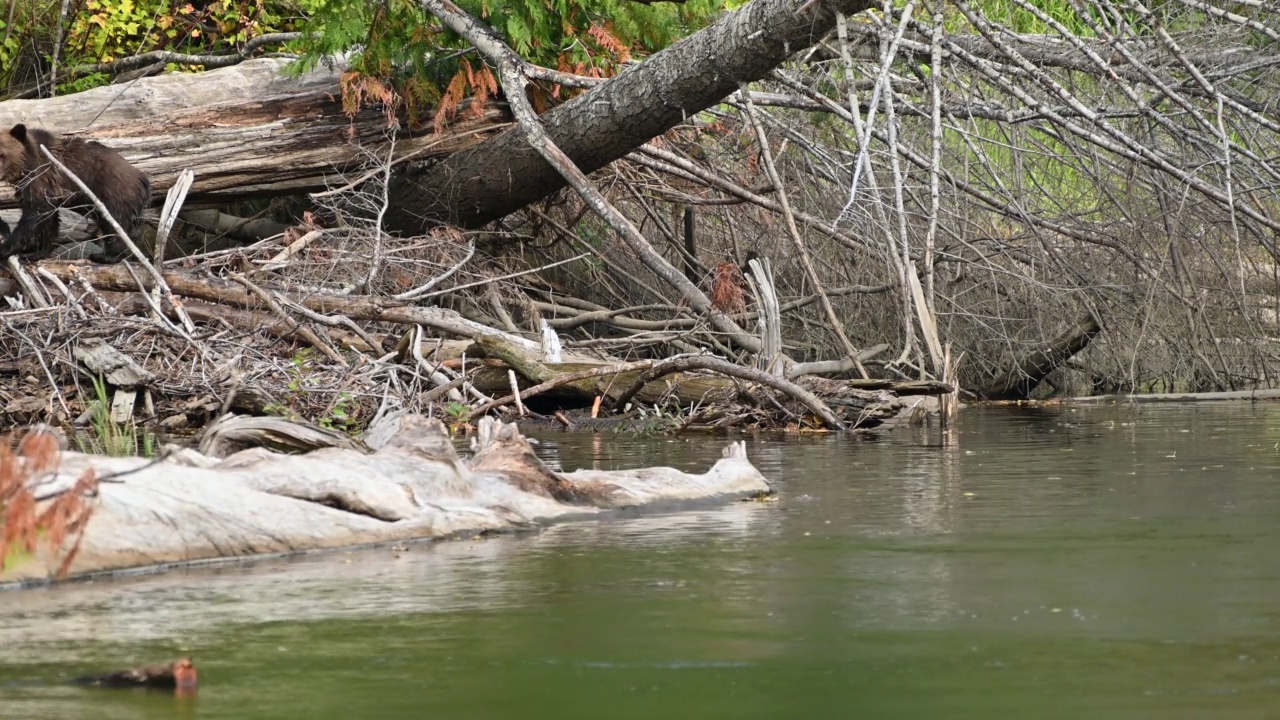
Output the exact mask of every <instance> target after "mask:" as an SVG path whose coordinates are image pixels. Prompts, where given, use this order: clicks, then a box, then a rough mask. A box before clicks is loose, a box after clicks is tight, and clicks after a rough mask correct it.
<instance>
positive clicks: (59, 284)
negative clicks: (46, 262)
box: [36, 266, 89, 320]
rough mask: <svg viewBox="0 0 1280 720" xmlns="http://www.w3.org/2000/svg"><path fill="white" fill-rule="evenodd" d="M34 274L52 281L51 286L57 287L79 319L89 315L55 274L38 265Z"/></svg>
mask: <svg viewBox="0 0 1280 720" xmlns="http://www.w3.org/2000/svg"><path fill="white" fill-rule="evenodd" d="M36 274H38V275H39V276H40V277H42V278H44V279H45V280H48V281H49V282H51V283H53V286H54V287H56V288H58V292H60V293H62V295H63V297H65V298H66V299H67V304H68V305H70V306H71V310H72V311H73V312H74V313H75V314H76V317H78V318H80V319H81V320H84V319H86V318H88V317H89V316H88V315H87V314H85V311H84V308H82V307H80V303H78V302H76V299H75V296H73V295H72V294H71V290H70V289H69V288H68V287H67V286H66V285H65V284H64V283H63V282H62V281H61V280H59V279H58V276H57V275H54V274H53V273H51V272H49V271H48V270H45V269H44V268H42V267H38V266H37V267H36Z"/></svg>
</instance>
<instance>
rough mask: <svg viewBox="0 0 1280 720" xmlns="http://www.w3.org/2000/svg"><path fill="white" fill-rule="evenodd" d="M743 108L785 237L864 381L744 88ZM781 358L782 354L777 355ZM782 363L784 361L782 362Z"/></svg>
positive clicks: (864, 370) (863, 374) (855, 349)
mask: <svg viewBox="0 0 1280 720" xmlns="http://www.w3.org/2000/svg"><path fill="white" fill-rule="evenodd" d="M742 94H743V96H744V103H743V104H744V106H745V107H746V109H747V117H748V118H749V119H750V120H751V125H752V127H754V128H755V131H756V139H757V140H758V141H759V142H760V159H761V160H763V161H764V167H765V171H766V172H767V173H768V174H769V180H770V181H772V182H773V185H774V187H776V188H778V204H779V205H781V206H782V217H783V218H784V219H785V220H786V223H787V234H788V235H790V236H791V242H792V244H793V245H795V248H796V252H797V253H798V254H799V255H800V263H801V265H802V266H803V267H804V272H805V274H806V275H808V276H809V282H811V283H813V288H814V290H816V291H817V293H818V297H819V299H820V300H821V302H822V309H823V311H825V312H826V314H827V320H828V322H830V323H831V329H832V331H833V332H835V334H836V337H837V338H838V339H839V340H840V344H841V345H842V346H843V347H844V352H845V355H846V356H848V358H849V360H851V361H852V362H853V364H854V366H856V367H857V368H858V372H859V374H861V375H862V377H863V378H867V377H868V375H867V371H866V369H865V368H863V367H862V363H860V362H858V359H857V358H858V349H857V348H855V347H854V346H853V343H851V342H849V336H848V334H847V333H845V330H844V323H843V322H842V321H841V320H840V316H839V315H837V314H836V309H835V306H833V305H832V304H831V298H829V297H827V291H826V288H824V287H823V286H822V279H821V278H819V277H818V270H817V268H815V267H814V266H813V258H812V257H811V256H810V255H809V249H808V248H806V247H805V244H804V240H803V239H802V238H801V237H800V229H799V228H798V227H796V217H795V215H794V214H793V213H792V212H791V201H790V200H788V199H787V192H786V189H785V188H784V187H783V184H782V178H781V177H779V175H778V168H777V166H775V165H774V164H773V150H772V149H771V148H770V147H769V137H768V136H767V135H765V133H764V126H763V125H761V124H760V119H759V118H758V117H756V106H755V105H754V104H752V102H751V93H749V92H746V88H743V93H742ZM779 356H781V353H779ZM770 360H771V361H772V360H774V358H770ZM784 363H785V361H784Z"/></svg>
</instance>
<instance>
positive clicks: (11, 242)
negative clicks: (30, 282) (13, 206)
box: [0, 206, 61, 260]
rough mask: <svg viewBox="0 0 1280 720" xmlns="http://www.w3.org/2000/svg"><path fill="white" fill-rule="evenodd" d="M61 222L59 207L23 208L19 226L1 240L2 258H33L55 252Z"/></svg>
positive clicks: (0, 258)
mask: <svg viewBox="0 0 1280 720" xmlns="http://www.w3.org/2000/svg"><path fill="white" fill-rule="evenodd" d="M60 222H61V218H59V217H58V208H57V207H54V206H45V207H39V208H23V209H22V217H21V218H20V219H19V220H18V227H16V228H14V229H13V231H12V232H10V233H8V235H7V237H6V238H5V239H4V240H3V241H0V260H3V259H5V258H7V257H9V256H10V255H17V256H19V257H25V258H30V259H32V260H35V259H39V258H42V257H46V256H47V255H49V254H50V253H52V252H53V244H54V241H56V240H57V239H58V226H59V224H60Z"/></svg>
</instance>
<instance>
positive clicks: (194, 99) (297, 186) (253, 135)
mask: <svg viewBox="0 0 1280 720" xmlns="http://www.w3.org/2000/svg"><path fill="white" fill-rule="evenodd" d="M288 64H289V61H288V60H282V59H278V58H266V59H258V60H249V61H246V62H244V63H242V64H240V65H236V66H234V67H228V68H221V69H218V70H210V71H209V72H205V73H199V74H189V73H172V74H168V75H159V76H156V77H149V78H143V79H141V80H138V81H136V82H133V83H128V84H126V85H109V86H107V87H101V88H94V89H92V90H86V91H84V92H80V93H76V94H74V95H63V96H58V97H54V98H49V99H45V100H9V101H6V102H3V103H0V128H2V129H5V130H7V129H8V128H9V127H11V126H12V125H14V124H16V123H19V122H23V123H26V124H28V125H32V126H35V127H41V128H44V129H46V130H49V131H51V132H55V133H59V134H74V135H77V136H80V137H86V138H93V139H96V140H101V141H102V142H103V143H104V144H106V145H110V146H111V147H112V148H114V149H115V150H118V151H119V152H120V153H121V154H122V155H124V156H125V158H126V159H127V160H129V162H131V163H133V164H134V165H136V166H138V168H139V169H141V170H143V171H144V172H146V173H147V174H148V175H150V176H151V189H152V193H153V197H155V198H160V197H163V196H164V193H166V192H167V191H168V190H169V188H170V187H171V186H172V185H173V183H174V181H175V180H176V179H177V177H178V173H180V172H182V171H183V170H185V169H187V168H190V169H191V170H192V171H193V172H194V173H195V175H196V180H195V184H194V185H193V186H192V189H191V192H190V193H189V194H188V196H187V205H186V207H187V208H188V209H190V208H193V207H199V206H202V205H204V206H208V205H214V204H221V203H226V202H231V201H235V200H243V199H254V198H261V197H263V196H264V195H283V194H289V193H298V192H308V191H315V190H323V189H325V187H326V186H327V185H328V184H329V183H331V182H333V181H334V179H335V174H336V173H339V172H342V171H344V170H351V169H354V168H357V167H360V166H363V165H366V164H368V163H369V161H370V159H371V158H379V159H385V158H386V155H387V149H386V148H387V137H386V130H387V119H386V117H385V116H384V115H383V114H382V113H380V112H377V111H376V110H374V109H365V110H362V111H360V112H359V113H357V114H356V115H355V116H354V117H348V116H347V115H345V114H344V113H343V112H342V101H341V89H340V88H339V86H338V78H339V75H340V74H341V70H342V66H341V65H340V64H337V65H335V66H334V67H333V68H326V67H320V68H317V69H315V70H313V71H310V72H307V73H304V74H302V75H300V76H297V77H290V76H286V75H284V74H282V71H283V69H284V68H285V67H286V66H287V65H288ZM468 115H469V114H467V113H462V114H461V115H460V116H461V117H467V116H468ZM503 118H504V116H503V112H502V109H501V108H500V107H499V106H497V105H493V106H490V107H489V108H488V109H487V110H486V111H485V114H484V117H483V118H481V119H478V120H473V119H464V120H463V121H461V122H459V123H457V124H455V125H453V126H451V127H450V128H448V129H446V130H445V134H444V136H443V137H436V136H434V135H433V134H432V133H431V132H430V131H426V132H423V133H417V134H414V133H408V132H405V131H401V132H400V133H399V136H398V138H397V140H396V145H395V150H396V156H397V157H403V156H405V155H408V154H410V153H418V152H420V153H421V155H419V156H418V159H420V160H428V159H431V158H435V157H443V156H446V155H449V154H450V153H453V152H456V151H457V150H459V149H461V148H464V147H468V146H470V145H473V144H476V143H478V142H480V141H481V140H482V139H483V137H484V136H485V135H488V134H493V133H495V132H497V131H498V130H500V129H501V128H502V127H505V124H504V123H503ZM16 206H17V201H16V199H15V198H14V195H13V188H12V187H10V186H8V185H3V186H0V207H16Z"/></svg>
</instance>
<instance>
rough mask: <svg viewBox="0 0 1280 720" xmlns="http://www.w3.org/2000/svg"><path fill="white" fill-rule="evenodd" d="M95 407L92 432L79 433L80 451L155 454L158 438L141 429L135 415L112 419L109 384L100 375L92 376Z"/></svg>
mask: <svg viewBox="0 0 1280 720" xmlns="http://www.w3.org/2000/svg"><path fill="white" fill-rule="evenodd" d="M93 395H94V397H93V410H92V413H91V414H90V417H89V428H90V435H88V436H84V435H77V436H76V445H77V446H79V448H80V452H83V453H93V454H95V455H109V456H111V457H133V456H141V457H155V454H156V441H155V436H154V435H152V434H151V433H150V432H149V431H148V430H146V429H145V428H143V429H141V430H139V428H138V425H137V423H135V422H134V421H133V420H132V419H130V420H129V422H127V423H123V424H122V423H117V422H114V421H112V419H111V398H110V396H109V395H108V394H107V384H106V382H105V381H103V379H102V378H101V377H100V376H95V377H94V378H93Z"/></svg>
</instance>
